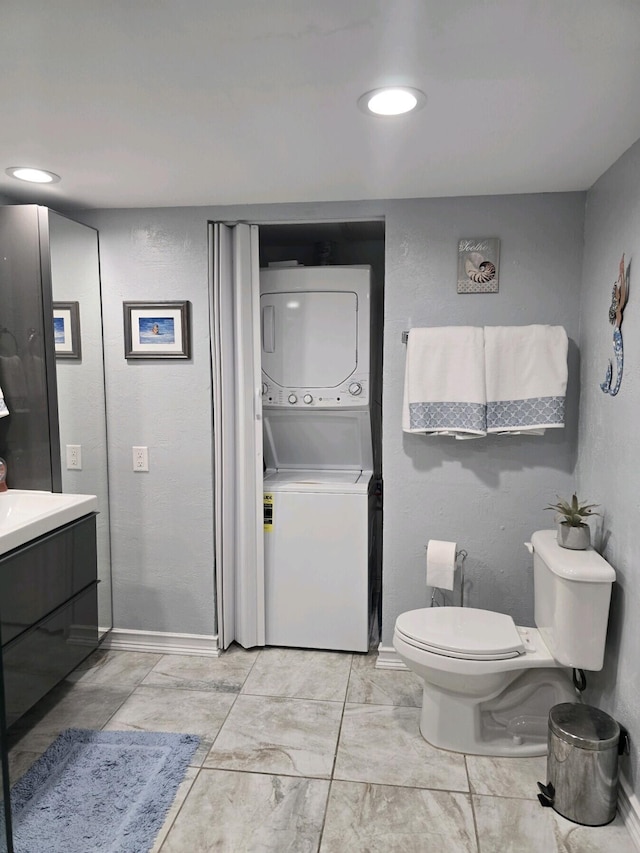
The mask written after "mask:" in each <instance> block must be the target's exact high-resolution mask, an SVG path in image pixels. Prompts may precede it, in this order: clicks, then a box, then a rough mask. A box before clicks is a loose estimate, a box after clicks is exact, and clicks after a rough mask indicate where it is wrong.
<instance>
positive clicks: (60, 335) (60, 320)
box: [53, 302, 81, 359]
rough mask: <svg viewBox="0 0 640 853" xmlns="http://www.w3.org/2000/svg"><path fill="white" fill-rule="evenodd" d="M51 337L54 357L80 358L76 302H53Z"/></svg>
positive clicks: (78, 316) (77, 306)
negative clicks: (54, 351) (53, 343)
mask: <svg viewBox="0 0 640 853" xmlns="http://www.w3.org/2000/svg"><path fill="white" fill-rule="evenodd" d="M53 337H54V341H55V350H56V358H75V359H79V358H81V348H80V305H79V303H78V302H54V303H53Z"/></svg>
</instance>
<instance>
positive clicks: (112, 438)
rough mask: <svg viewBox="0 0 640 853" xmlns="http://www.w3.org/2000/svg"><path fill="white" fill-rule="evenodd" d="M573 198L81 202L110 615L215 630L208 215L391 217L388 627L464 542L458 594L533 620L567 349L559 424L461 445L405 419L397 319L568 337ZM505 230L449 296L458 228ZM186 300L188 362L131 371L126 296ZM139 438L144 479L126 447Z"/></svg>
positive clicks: (419, 600)
mask: <svg viewBox="0 0 640 853" xmlns="http://www.w3.org/2000/svg"><path fill="white" fill-rule="evenodd" d="M583 210H584V195H583V194H580V193H575V194H550V195H540V196H538V195H529V196H504V197H495V198H457V199H435V200H430V201H393V202H383V201H380V202H353V203H336V204H301V205H273V206H265V205H262V206H246V207H245V206H238V207H228V206H225V207H211V208H181V209H162V210H110V211H92V212H87V211H84V212H76V214H75V217H74V218H78V219H81V220H83V221H86V222H87V223H88V224H90V225H94V226H95V227H97V228H98V229H99V232H100V247H101V262H102V281H103V299H104V328H105V347H106V372H107V399H108V422H109V466H110V493H111V523H112V537H113V538H112V549H113V551H112V560H113V573H114V578H113V582H114V624H115V626H116V627H120V628H136V629H143V630H144V629H146V630H157V631H176V632H188V633H212V632H213V631H214V630H215V618H214V616H215V603H214V586H213V568H212V567H213V531H212V488H211V414H210V402H211V394H210V382H211V380H210V369H209V335H208V316H207V310H208V308H207V221H208V220H211V219H219V220H222V221H232V220H238V219H240V220H245V221H250V222H258V223H260V222H294V221H314V220H318V221H322V220H332V219H333V220H335V219H353V218H372V217H378V216H385V217H386V223H387V242H386V292H385V303H386V305H385V313H386V316H385V334H384V348H385V349H384V374H383V377H384V378H383V471H384V478H385V515H384V537H385V541H384V560H383V596H384V625H383V627H384V637H383V642H384V643H385V644H387V645H389V644H390V642H391V634H392V631H393V623H394V621H395V618H396V616H397V615H398V613H400V612H401V611H402V610H406V609H408V608H411V607H416V606H421V605H422V604H424V603H425V602H426V587H425V583H424V544H425V543H426V541H427V539H429V538H442V539H455V540H457V541H458V542H460V544H461V545H464V546H465V547H466V548H467V549H468V550H469V560H468V576H469V579H470V592H469V603H470V604H475V605H479V606H484V605H487V606H491V607H492V608H494V609H498V610H504V611H505V612H507V613H510V614H512V615H513V616H514V617H515V618H516V619H517V620H518V621H521V622H525V623H530V622H531V617H532V585H531V567H530V559H529V557H528V555H527V553H526V552H525V550H524V548H523V547H522V543H523V542H524V541H525V539H528V538H529V536H530V534H531V532H532V530H535V529H536V528H539V527H543V526H548V525H549V524H550V523H551V518H550V514H548V513H546V514H545V513H543V512H542V507H543V506H544V505H545V504H546V502H547V501H548V500H549V499H550V498H553V497H554V495H555V494H556V492H560V493H566V492H567V491H568V490H569V489H570V488H571V487H572V484H573V477H572V471H573V465H574V461H575V452H576V429H577V424H576V419H577V416H576V410H577V357H576V350H575V346H574V347H572V370H571V389H570V404H569V416H568V425H567V429H566V430H564V431H559V432H555V433H551V434H550V435H548V436H546V437H544V438H531V437H519V438H518V437H513V438H511V439H509V438H491V439H483V440H480V441H477V442H455V441H453V440H449V439H436V440H434V439H427V438H422V437H404V436H403V434H402V432H401V430H400V404H401V389H402V380H403V375H404V352H405V350H404V347H403V345H402V344H401V342H400V335H401V332H402V330H403V329H406V328H409V327H410V326H412V325H413V326H418V325H448V324H462V323H468V324H477V325H481V324H495V325H500V324H506V325H509V324H526V323H560V324H562V325H564V326H565V327H566V328H567V331H568V333H569V337H570V338H571V339H572V340H574V341H575V339H576V336H577V313H578V299H579V285H580V262H581V250H582V227H583ZM464 236H469V237H476V236H497V237H500V238H501V241H502V246H501V248H502V256H501V272H500V292H499V293H498V294H491V295H485V296H482V295H467V296H459V295H458V294H457V293H456V250H457V242H458V239H459V238H460V237H464ZM162 299H189V300H191V302H192V303H193V359H192V360H191V361H190V362H145V363H135V362H132V363H130V364H127V362H126V361H125V359H124V357H123V340H122V302H123V300H162ZM134 444H135V445H138V444H143V445H148V446H149V448H150V450H149V457H150V468H151V470H150V471H149V473H148V474H134V473H133V472H132V471H131V461H130V458H131V446H132V445H134Z"/></svg>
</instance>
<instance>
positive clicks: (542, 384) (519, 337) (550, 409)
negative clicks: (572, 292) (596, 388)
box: [484, 325, 569, 435]
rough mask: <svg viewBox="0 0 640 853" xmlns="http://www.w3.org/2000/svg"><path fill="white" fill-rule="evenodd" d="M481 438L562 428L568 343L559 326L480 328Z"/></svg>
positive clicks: (536, 433) (539, 433)
mask: <svg viewBox="0 0 640 853" xmlns="http://www.w3.org/2000/svg"><path fill="white" fill-rule="evenodd" d="M484 344H485V368H486V378H487V432H488V433H510V434H515V435H517V434H520V433H524V434H529V435H542V433H543V432H544V430H545V429H550V428H559V427H563V426H564V409H565V395H566V391H567V377H568V371H567V352H568V347H569V341H568V338H567V333H566V331H565V330H564V329H563V327H562V326H542V325H536V326H485V328H484Z"/></svg>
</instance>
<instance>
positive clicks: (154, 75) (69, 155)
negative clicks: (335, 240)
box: [0, 0, 640, 207]
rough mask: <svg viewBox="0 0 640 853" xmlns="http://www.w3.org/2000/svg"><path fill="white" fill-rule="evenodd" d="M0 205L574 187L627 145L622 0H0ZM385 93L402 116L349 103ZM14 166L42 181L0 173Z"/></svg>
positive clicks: (633, 67)
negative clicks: (410, 101)
mask: <svg viewBox="0 0 640 853" xmlns="http://www.w3.org/2000/svg"><path fill="white" fill-rule="evenodd" d="M1 13H2V14H1V27H0V194H2V193H4V194H6V195H10V196H11V197H13V198H14V199H15V200H18V201H38V202H42V203H44V204H49V205H51V206H59V207H68V206H88V207H148V206H166V205H171V206H173V205H202V204H207V205H208V204H235V203H253V202H283V201H323V200H344V199H370V198H410V197H429V196H453V195H479V194H491V193H515V192H546V191H564V190H580V189H586V188H588V187H589V186H591V185H592V184H593V182H594V181H595V180H596V179H597V178H598V177H599V176H600V175H601V174H602V173H603V172H604V171H605V170H606V169H607V168H608V167H609V166H610V165H611V164H612V163H613V162H614V161H615V160H616V159H617V158H618V157H619V156H620V155H621V154H622V153H623V152H624V151H625V150H626V149H627V148H628V147H629V146H630V145H631V144H632V143H633V142H634V141H635V140H636V139H638V137H640V104H639V100H640V2H638V0H2V3H1ZM386 83H393V84H401V83H404V84H407V85H411V86H415V87H418V88H420V89H422V90H423V91H424V92H425V93H426V95H427V104H426V106H425V107H424V108H423V109H422V110H421V111H420V112H418V113H416V114H414V115H413V116H403V117H396V118H375V117H371V116H366V115H364V114H363V113H362V112H361V111H359V110H358V108H357V106H356V101H357V99H358V97H359V96H360V95H361V94H362V93H363V92H365V91H367V90H369V89H372V88H375V87H377V86H380V85H382V84H386ZM22 165H33V166H39V167H41V168H45V169H49V170H51V171H54V172H57V173H58V174H60V175H61V176H62V181H61V182H60V183H59V184H57V185H55V186H50V187H36V188H32V187H30V186H28V185H25V184H21V183H20V182H18V181H15V180H14V179H11V178H9V177H7V176H6V175H5V174H4V169H5V168H6V167H8V166H22Z"/></svg>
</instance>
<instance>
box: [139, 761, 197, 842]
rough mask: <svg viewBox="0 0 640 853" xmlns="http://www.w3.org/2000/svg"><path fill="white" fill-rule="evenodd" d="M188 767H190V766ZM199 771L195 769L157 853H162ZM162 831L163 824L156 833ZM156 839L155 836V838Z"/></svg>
mask: <svg viewBox="0 0 640 853" xmlns="http://www.w3.org/2000/svg"><path fill="white" fill-rule="evenodd" d="M190 766H191V765H190ZM187 769H189V768H187ZM201 770H202V768H201V767H199V768H197V770H196V774H195V776H194V777H193V779H192V780H191V784H190V785H189V788H188V790H187V792H186V794H185V795H184V797H183V798H182V802H181V803H180V806H179V807H178V811H177V812H176V813H175V815H174V816H173V820H172V821H171V824H170V825H169V828H168V829H167V831H166V833H165V836H164V838H163V839H162V844H161V845H160V847H159V848H158V853H162V850H163V848H164V845H165V844H166V842H167V838H169V835H170V834H171V830H172V829H173V827H174V826H175V825H176V821H177V819H178V816H179V815H180V812H181V811H182V809H183V807H184V804H185V803H186V802H187V799H188V797H189V794H190V793H191V791H192V790H193V786H194V785H195V784H196V779H197V778H198V777H199V776H200V771H201ZM176 793H177V792H176ZM174 801H175V797H174ZM172 805H173V803H172ZM169 808H171V806H169ZM162 829H164V824H163V825H162V826H161V827H160V829H159V830H158V833H160V832H161V830H162ZM156 838H157V836H156ZM154 846H155V839H154ZM151 849H153V848H151Z"/></svg>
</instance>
